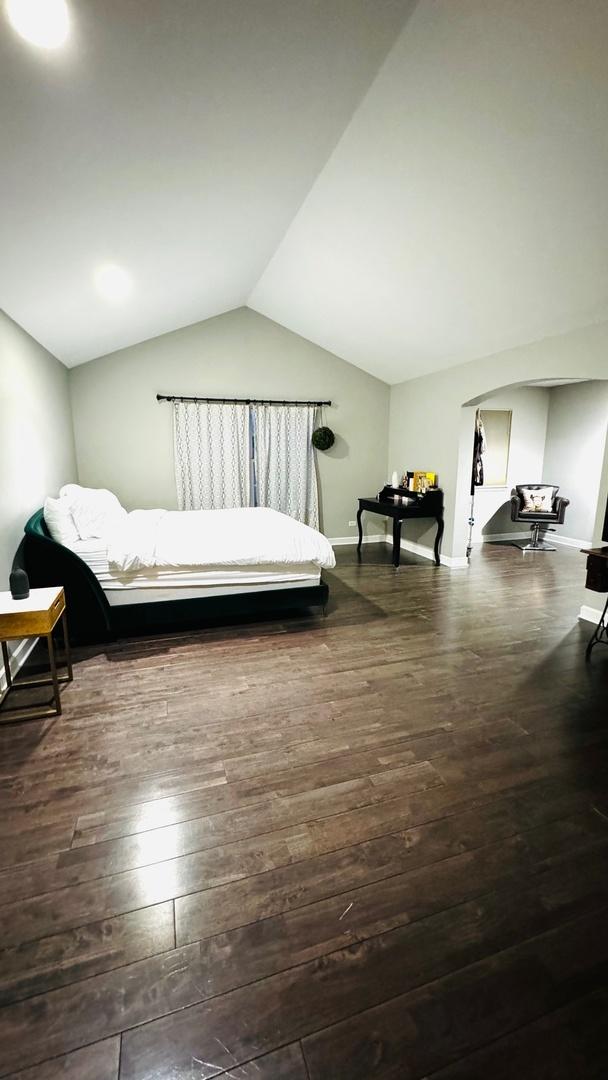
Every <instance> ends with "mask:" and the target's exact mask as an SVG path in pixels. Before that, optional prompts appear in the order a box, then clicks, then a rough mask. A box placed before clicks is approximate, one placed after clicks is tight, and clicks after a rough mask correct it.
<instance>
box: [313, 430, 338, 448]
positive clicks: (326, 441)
mask: <svg viewBox="0 0 608 1080" xmlns="http://www.w3.org/2000/svg"><path fill="white" fill-rule="evenodd" d="M335 441H336V436H335V435H334V433H333V431H332V430H331V428H328V427H318V428H315V430H314V431H313V433H312V445H313V446H314V448H315V450H329V448H330V447H331V446H333V445H334V443H335Z"/></svg>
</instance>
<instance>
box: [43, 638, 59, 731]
mask: <svg viewBox="0 0 608 1080" xmlns="http://www.w3.org/2000/svg"><path fill="white" fill-rule="evenodd" d="M46 643H47V645H48V649H49V667H50V669H51V679H52V682H53V697H54V699H55V709H56V711H57V716H59V715H60V714H61V696H60V694H59V679H58V678H57V664H56V663H55V643H54V641H53V635H52V634H47V635H46Z"/></svg>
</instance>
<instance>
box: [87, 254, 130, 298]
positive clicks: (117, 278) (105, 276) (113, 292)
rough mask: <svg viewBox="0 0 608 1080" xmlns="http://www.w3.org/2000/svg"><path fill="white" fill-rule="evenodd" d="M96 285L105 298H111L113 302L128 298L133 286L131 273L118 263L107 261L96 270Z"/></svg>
mask: <svg viewBox="0 0 608 1080" xmlns="http://www.w3.org/2000/svg"><path fill="white" fill-rule="evenodd" d="M95 285H96V288H97V292H98V293H99V294H100V295H101V296H103V298H104V300H110V301H111V303H113V304H119V303H121V302H122V301H123V300H126V299H127V298H128V297H129V296H130V294H131V290H132V288H133V282H132V280H131V275H130V274H128V273H127V271H126V270H123V268H122V266H117V265H116V263H105V264H104V265H103V266H100V267H98V269H97V270H96V271H95Z"/></svg>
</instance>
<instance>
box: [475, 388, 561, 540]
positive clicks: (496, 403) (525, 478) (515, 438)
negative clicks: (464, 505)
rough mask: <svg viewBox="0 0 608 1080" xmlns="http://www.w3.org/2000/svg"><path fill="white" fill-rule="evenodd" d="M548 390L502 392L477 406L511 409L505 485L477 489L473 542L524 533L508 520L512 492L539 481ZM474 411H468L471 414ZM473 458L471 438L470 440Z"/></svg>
mask: <svg viewBox="0 0 608 1080" xmlns="http://www.w3.org/2000/svg"><path fill="white" fill-rule="evenodd" d="M549 400H550V397H549V391H548V390H545V389H543V388H541V387H522V388H521V389H519V390H503V392H502V393H501V394H494V395H493V396H492V397H489V398H486V399H485V400H484V401H481V402H480V403H479V408H480V409H510V410H511V412H512V414H513V415H512V417H511V440H510V444H509V463H508V467H507V483H506V484H505V486H504V487H500V488H499V487H480V488H478V489H477V491H476V493H475V529H474V531H473V539H474V540H479V539H481V537H482V535H483V536H485V537H487V538H488V539H489V538H490V537H491V536H503V535H505V534H509V533H522V532H523V533H525V531H526V527H525V525H521V524H520V523H518V522H515V521H511V490H512V488H513V487H514V486H515V484H526V483H530V484H535V483H538V482H540V480H542V475H543V458H544V452H545V438H546V434H547V417H548V413H549ZM476 411H477V410H476V409H471V412H472V413H473V414H474V413H475V412H476ZM471 458H472V439H471Z"/></svg>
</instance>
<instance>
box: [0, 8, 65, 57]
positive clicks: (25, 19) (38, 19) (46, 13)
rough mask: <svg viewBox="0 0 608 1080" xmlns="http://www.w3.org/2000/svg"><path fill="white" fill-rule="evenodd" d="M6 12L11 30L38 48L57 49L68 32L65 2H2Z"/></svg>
mask: <svg viewBox="0 0 608 1080" xmlns="http://www.w3.org/2000/svg"><path fill="white" fill-rule="evenodd" d="M6 13H7V15H8V19H9V22H10V24H11V26H12V27H13V29H14V30H16V31H17V33H18V34H20V35H21V37H22V38H25V40H26V41H29V42H30V44H31V45H38V46H39V47H40V48H41V49H58V48H59V46H60V45H63V44H64V42H65V40H66V38H67V36H68V34H69V32H70V16H69V13H68V8H67V4H66V2H65V0H6Z"/></svg>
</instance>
